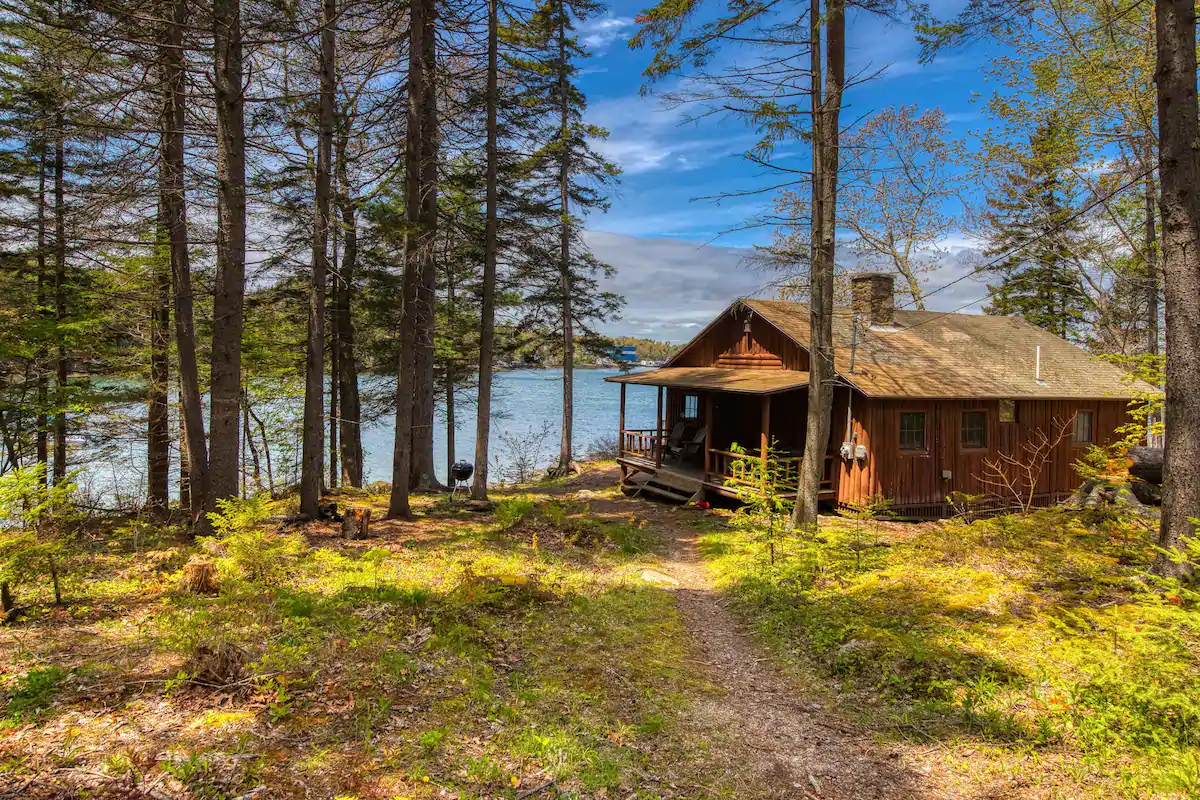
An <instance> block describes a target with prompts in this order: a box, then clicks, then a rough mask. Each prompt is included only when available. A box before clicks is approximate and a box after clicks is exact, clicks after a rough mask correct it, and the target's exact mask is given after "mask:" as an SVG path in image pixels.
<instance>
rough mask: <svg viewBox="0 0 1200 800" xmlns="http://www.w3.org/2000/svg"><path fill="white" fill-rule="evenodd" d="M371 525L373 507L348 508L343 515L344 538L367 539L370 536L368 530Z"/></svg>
mask: <svg viewBox="0 0 1200 800" xmlns="http://www.w3.org/2000/svg"><path fill="white" fill-rule="evenodd" d="M370 527H371V509H369V508H347V509H346V513H345V514H344V515H343V516H342V538H343V539H366V538H367V537H368V536H370V533H369V532H368V529H369V528H370Z"/></svg>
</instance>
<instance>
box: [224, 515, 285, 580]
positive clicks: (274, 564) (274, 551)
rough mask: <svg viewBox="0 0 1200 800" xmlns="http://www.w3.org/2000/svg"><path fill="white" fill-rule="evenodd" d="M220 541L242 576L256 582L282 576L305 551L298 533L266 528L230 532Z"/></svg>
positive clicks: (276, 578)
mask: <svg viewBox="0 0 1200 800" xmlns="http://www.w3.org/2000/svg"><path fill="white" fill-rule="evenodd" d="M221 544H222V545H223V546H224V547H225V552H226V553H227V554H228V557H229V560H230V561H231V562H232V563H233V565H234V566H235V567H236V568H237V569H238V570H239V571H240V572H241V574H242V576H243V577H245V578H246V579H247V580H251V581H257V582H269V581H275V580H278V579H279V578H281V577H283V575H284V574H286V573H287V572H288V571H289V570H290V569H291V568H292V567H293V566H294V565H295V564H296V563H297V562H298V561H299V559H300V557H301V556H302V555H303V554H304V550H305V542H304V537H303V536H301V535H300V534H297V533H293V534H282V533H276V532H274V531H271V530H269V529H266V528H254V529H252V530H248V531H242V532H240V533H234V534H231V535H229V536H226V537H225V538H224V539H223V540H222V541H221Z"/></svg>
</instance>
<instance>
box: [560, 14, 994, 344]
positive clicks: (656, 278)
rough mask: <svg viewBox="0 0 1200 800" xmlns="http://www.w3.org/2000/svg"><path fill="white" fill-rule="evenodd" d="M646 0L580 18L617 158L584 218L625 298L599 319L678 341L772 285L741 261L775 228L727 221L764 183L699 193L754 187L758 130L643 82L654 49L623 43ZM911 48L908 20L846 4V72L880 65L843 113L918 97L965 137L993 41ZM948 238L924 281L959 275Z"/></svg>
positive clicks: (592, 82)
mask: <svg viewBox="0 0 1200 800" xmlns="http://www.w3.org/2000/svg"><path fill="white" fill-rule="evenodd" d="M716 1H718V2H723V0H716ZM709 2H714V0H709ZM939 5H940V7H937V6H935V9H934V11H935V13H937V14H939V15H940V16H943V17H945V16H949V15H951V14H953V13H954V11H955V8H954V7H953V6H947V5H945V4H944V3H943V4H939ZM646 7H647V2H645V1H644V0H641V1H639V0H632V1H631V0H617V2H615V3H613V4H612V5H611V6H610V8H609V10H608V12H607V13H606V14H605V15H602V16H599V17H595V18H593V19H590V20H588V21H585V22H584V23H582V24H581V25H580V33H581V36H582V37H583V38H584V40H585V41H586V42H587V43H588V44H589V45H590V46H591V48H592V50H593V52H594V53H595V55H594V57H593V58H591V59H590V60H589V63H588V64H587V71H586V74H584V75H583V77H582V79H581V83H582V87H583V89H584V91H585V92H586V93H587V96H588V102H589V112H588V119H589V121H591V122H594V123H596V124H598V125H601V126H604V127H606V128H608V130H609V131H610V136H609V139H608V140H607V141H606V142H603V143H602V144H600V146H599V149H600V150H601V151H602V152H603V153H604V154H605V155H607V156H608V157H609V158H610V159H611V160H613V161H615V162H616V163H618V164H619V165H620V166H621V167H622V169H623V171H624V175H623V177H622V182H621V186H620V188H619V189H618V191H617V193H616V194H615V195H614V196H613V198H612V207H611V209H610V210H609V211H608V212H607V213H604V214H595V215H593V216H592V217H591V218H590V219H589V220H588V222H587V227H588V229H589V243H590V244H591V246H592V248H593V251H594V252H595V253H596V254H597V256H599V257H600V258H602V259H604V260H606V261H607V262H608V263H610V264H612V265H613V266H614V267H616V269H617V276H616V277H615V278H614V279H613V280H612V281H610V283H609V286H608V288H611V289H613V290H615V291H618V292H620V293H622V294H624V295H625V297H626V300H627V306H626V312H625V314H624V315H623V318H622V319H621V320H619V321H613V322H610V323H607V324H606V325H604V326H603V330H604V331H605V332H607V333H614V334H615V333H620V334H627V335H641V336H650V337H653V338H661V339H667V340H673V341H682V340H686V339H688V338H690V337H691V335H692V334H693V333H695V331H696V328H697V326H699V325H702V324H704V323H705V322H707V321H708V320H709V319H711V318H712V317H713V316H714V315H715V314H716V313H718V312H719V311H720V310H721V309H722V308H724V307H725V306H726V305H728V304H729V302H731V301H732V300H733V299H735V298H737V297H739V296H745V295H752V294H761V295H769V294H770V291H769V289H764V288H763V286H764V284H766V283H767V282H768V281H769V278H767V277H766V276H764V275H763V274H761V273H758V272H755V271H754V270H752V269H750V268H748V267H746V266H745V265H744V264H743V263H742V260H743V257H744V255H745V254H746V252H747V250H746V248H749V247H751V246H752V245H754V244H756V243H765V242H766V241H768V240H769V233H767V232H765V231H761V230H757V231H740V232H735V233H728V234H725V235H722V234H723V233H724V232H726V231H728V230H730V229H731V228H735V227H737V226H738V225H739V223H742V222H744V221H745V220H747V219H748V218H750V217H752V216H753V215H754V214H755V212H756V211H758V210H760V209H761V208H762V207H763V205H764V204H766V203H767V201H768V197H766V196H763V197H758V198H743V199H738V200H735V201H724V202H722V203H720V204H716V203H713V202H711V201H707V200H701V199H697V198H701V197H704V196H707V195H712V194H714V193H717V192H722V191H731V190H745V189H750V188H754V187H759V186H762V185H763V184H764V183H765V182H767V181H768V180H770V179H769V178H767V177H764V176H763V175H762V174H761V168H759V167H756V166H754V165H753V164H750V163H748V162H747V161H745V160H744V159H743V158H742V157H741V155H742V153H743V152H744V151H745V150H746V149H747V147H748V146H749V144H750V143H752V142H753V140H754V135H753V133H752V132H751V131H750V130H748V129H747V128H746V127H745V126H744V125H742V124H741V123H740V122H738V121H736V120H730V119H718V118H708V119H705V120H702V121H700V122H698V123H689V122H686V121H685V120H684V116H685V112H684V111H682V110H678V109H674V110H673V109H669V108H667V107H666V106H665V105H664V104H663V103H662V101H661V99H660V98H659V97H657V96H653V95H651V96H648V97H643V96H641V95H640V93H639V89H640V87H641V86H642V83H643V79H642V70H643V69H644V68H645V66H646V64H647V63H648V61H649V59H650V53H649V51H646V50H630V49H629V48H628V47H627V46H626V42H627V41H628V39H629V37H630V36H631V35H632V34H633V32H634V31H635V30H636V26H635V24H634V21H633V20H634V17H635V16H636V14H637V13H638V12H639V11H641V10H643V9H644V8H646ZM917 55H918V46H917V44H916V42H915V39H914V36H913V33H912V30H911V29H910V28H908V27H906V26H903V25H898V24H895V23H889V22H887V21H884V20H881V19H879V18H874V17H868V16H865V15H858V16H856V17H852V18H851V19H850V21H849V25H848V28H847V63H848V66H847V72H848V73H849V74H853V73H855V72H858V71H867V72H873V71H876V70H880V69H883V70H884V71H883V73H882V75H880V76H879V77H878V78H876V79H874V80H872V81H870V82H868V83H864V84H862V85H860V86H857V87H855V88H854V89H852V90H851V92H850V94H849V95H848V97H847V107H846V109H845V111H844V112H843V120H852V119H854V118H857V117H861V116H865V115H868V114H870V113H871V111H873V110H875V109H878V108H882V107H885V106H889V105H898V104H910V103H916V104H917V105H918V106H919V108H920V109H922V110H923V109H928V108H941V110H942V111H943V112H945V113H946V115H947V121H948V123H949V126H950V128H951V133H952V135H953V136H954V137H955V138H968V137H969V135H970V132H971V131H972V130H977V129H979V128H980V127H981V126H982V125H984V124H985V120H984V117H983V114H982V113H981V112H982V109H981V106H980V103H978V102H973V98H975V99H978V98H979V97H980V96H984V97H986V96H987V95H989V94H990V93H991V91H992V89H991V87H990V86H989V84H988V83H987V81H986V76H985V74H984V72H983V68H984V67H986V66H987V65H988V63H989V61H990V57H991V55H992V54H991V53H989V52H987V51H986V50H985V49H984V48H982V47H974V48H971V49H965V50H961V51H955V52H951V53H948V54H945V55H942V56H939V58H938V59H937V60H936V61H935V62H934V63H933V64H931V65H921V64H919V63H918V61H917ZM794 157H795V158H797V159H798V162H797V163H798V165H799V164H800V163H802V162H804V161H806V160H807V153H806V152H804V151H803V150H802V149H800V148H799V147H797V148H796V150H795V153H794ZM945 244H946V245H947V246H950V247H952V248H955V249H956V250H958V251H959V252H956V253H955V257H953V258H950V259H947V261H946V263H945V264H944V265H943V267H942V268H941V270H940V272H939V273H934V274H932V275H930V277H929V285H930V286H938V285H941V284H942V283H945V282H947V281H948V280H950V279H953V278H954V277H956V276H957V275H961V274H962V273H963V271H965V270H966V269H967V268H968V267H966V266H965V264H967V263H968V262H969V261H970V257H971V256H972V255H973V254H972V253H971V252H969V251H963V250H962V248H969V245H970V241H969V240H967V239H965V238H964V237H962V236H961V235H957V236H952V237H951V238H950V239H949V240H948V241H947V242H946V243H945ZM984 291H985V290H984V289H983V287H982V285H981V284H979V283H977V282H975V281H974V280H967V281H962V282H961V283H960V284H958V285H957V286H955V287H954V288H953V289H952V290H949V291H946V292H943V293H941V294H939V295H938V296H937V298H936V300H937V302H934V303H931V307H932V308H935V309H950V308H956V307H958V306H960V305H962V304H964V303H967V302H970V301H971V300H972V298H973V297H974V296H977V297H982V296H983V294H984Z"/></svg>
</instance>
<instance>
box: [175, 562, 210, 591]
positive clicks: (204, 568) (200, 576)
mask: <svg viewBox="0 0 1200 800" xmlns="http://www.w3.org/2000/svg"><path fill="white" fill-rule="evenodd" d="M179 588H180V589H182V590H183V591H185V592H191V593H192V594H210V593H212V592H215V591H216V590H217V565H216V564H214V563H213V562H212V561H209V560H208V559H207V558H202V557H199V556H192V559H191V560H190V561H188V563H186V564H184V565H183V577H182V578H181V579H180V580H179Z"/></svg>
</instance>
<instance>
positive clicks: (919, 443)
mask: <svg viewBox="0 0 1200 800" xmlns="http://www.w3.org/2000/svg"><path fill="white" fill-rule="evenodd" d="M900 449H901V450H908V451H910V452H911V451H924V450H925V412H924V411H903V412H901V414H900Z"/></svg>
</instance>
